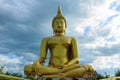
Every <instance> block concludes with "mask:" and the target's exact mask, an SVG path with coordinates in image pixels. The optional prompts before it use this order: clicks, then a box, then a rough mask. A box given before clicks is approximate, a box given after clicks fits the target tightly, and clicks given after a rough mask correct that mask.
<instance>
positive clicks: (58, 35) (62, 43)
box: [32, 7, 93, 78]
mask: <svg viewBox="0 0 120 80" xmlns="http://www.w3.org/2000/svg"><path fill="white" fill-rule="evenodd" d="M52 28H53V31H54V35H53V36H51V37H46V38H44V39H43V40H42V42H41V48H40V58H39V59H38V60H36V61H35V62H34V63H33V65H32V69H33V71H36V74H38V73H39V74H38V75H39V76H43V77H47V78H52V77H85V76H86V75H91V74H92V73H93V68H92V67H91V66H90V65H80V64H78V62H79V57H78V47H77V41H76V39H75V38H73V37H68V36H65V30H66V20H65V18H64V17H63V16H62V13H61V10H60V7H58V13H57V16H55V17H54V19H53V22H52ZM48 49H49V50H50V59H49V64H48V66H44V65H42V64H43V63H44V62H45V59H46V56H47V51H48Z"/></svg>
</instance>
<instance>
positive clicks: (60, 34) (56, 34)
mask: <svg viewBox="0 0 120 80" xmlns="http://www.w3.org/2000/svg"><path fill="white" fill-rule="evenodd" d="M64 35H65V33H55V36H64Z"/></svg>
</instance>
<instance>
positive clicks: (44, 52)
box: [39, 38, 48, 63]
mask: <svg viewBox="0 0 120 80" xmlns="http://www.w3.org/2000/svg"><path fill="white" fill-rule="evenodd" d="M47 40H48V38H44V39H43V40H42V42H41V47H40V59H39V61H40V63H44V62H45V59H46V55H47V49H48V46H47Z"/></svg>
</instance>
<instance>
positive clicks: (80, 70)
mask: <svg viewBox="0 0 120 80" xmlns="http://www.w3.org/2000/svg"><path fill="white" fill-rule="evenodd" d="M85 72H86V70H85V69H84V68H76V69H72V70H70V71H67V72H65V73H64V75H63V76H65V77H72V78H73V77H83V75H84V73H85Z"/></svg>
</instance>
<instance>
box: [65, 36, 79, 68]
mask: <svg viewBox="0 0 120 80" xmlns="http://www.w3.org/2000/svg"><path fill="white" fill-rule="evenodd" d="M71 51H72V52H71V53H72V57H73V59H72V60H70V62H69V63H68V64H67V65H68V66H69V65H72V64H76V63H78V62H79V58H78V47H77V42H76V40H75V39H74V38H72V41H71Z"/></svg>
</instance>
